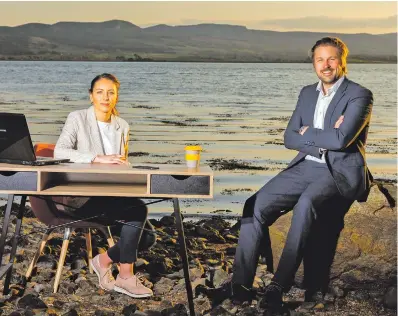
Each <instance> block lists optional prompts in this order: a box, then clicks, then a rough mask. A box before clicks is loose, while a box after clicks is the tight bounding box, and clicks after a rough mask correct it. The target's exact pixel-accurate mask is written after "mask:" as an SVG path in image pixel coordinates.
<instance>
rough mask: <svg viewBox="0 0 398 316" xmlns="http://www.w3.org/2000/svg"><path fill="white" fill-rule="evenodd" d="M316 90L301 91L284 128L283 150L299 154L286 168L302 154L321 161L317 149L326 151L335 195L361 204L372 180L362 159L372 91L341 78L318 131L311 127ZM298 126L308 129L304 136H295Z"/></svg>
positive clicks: (314, 85)
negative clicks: (335, 189) (321, 126)
mask: <svg viewBox="0 0 398 316" xmlns="http://www.w3.org/2000/svg"><path fill="white" fill-rule="evenodd" d="M316 87H317V84H313V85H309V86H306V87H304V88H303V89H302V90H301V92H300V95H299V98H298V102H297V106H296V109H295V110H294V112H293V115H292V117H291V119H290V121H289V124H288V126H287V128H286V131H285V135H284V142H285V146H286V148H289V149H294V150H298V151H299V154H298V155H297V156H296V157H295V158H294V159H293V160H292V161H291V162H290V164H289V165H288V167H287V169H288V168H291V167H292V166H294V165H295V164H297V163H298V162H300V161H302V160H303V159H304V157H305V156H306V155H311V156H314V157H317V158H321V154H320V153H319V149H320V148H323V149H327V154H326V161H327V165H328V168H329V170H330V172H331V174H332V176H333V179H334V180H335V182H336V185H337V187H338V189H339V192H340V193H341V194H342V195H343V196H344V197H346V198H348V199H353V200H359V201H365V200H366V198H367V195H368V194H369V189H370V184H371V181H372V175H371V174H370V172H369V170H368V168H367V165H366V159H365V145H366V137H367V134H368V129H369V122H370V117H371V112H372V105H373V95H372V92H371V91H370V90H368V89H366V88H364V87H362V86H361V85H359V84H357V83H355V82H353V81H351V80H349V79H347V78H345V79H344V81H343V82H342V84H341V85H340V87H339V88H338V89H337V91H336V93H335V95H334V97H333V99H332V101H331V102H330V104H329V107H328V109H327V112H326V115H325V121H324V129H323V130H322V129H318V128H314V127H313V126H314V125H313V122H314V112H315V106H316V104H317V100H318V96H319V93H320V92H319V91H316ZM341 115H344V121H343V123H342V124H341V125H340V127H339V128H334V125H335V123H336V121H337V120H338V119H339V117H340V116H341ZM302 126H309V128H308V129H307V130H306V132H305V133H304V135H300V134H299V129H300V127H302Z"/></svg>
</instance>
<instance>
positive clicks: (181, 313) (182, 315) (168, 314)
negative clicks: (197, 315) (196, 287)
mask: <svg viewBox="0 0 398 316" xmlns="http://www.w3.org/2000/svg"><path fill="white" fill-rule="evenodd" d="M161 315H162V316H188V312H187V309H186V308H185V306H184V305H183V304H176V305H174V306H173V307H170V308H165V309H164V310H162V314H161Z"/></svg>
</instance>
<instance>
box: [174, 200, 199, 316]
mask: <svg viewBox="0 0 398 316" xmlns="http://www.w3.org/2000/svg"><path fill="white" fill-rule="evenodd" d="M173 206H174V216H175V218H176V224H177V230H178V243H179V244H180V256H181V259H182V265H183V270H184V277H185V287H186V290H187V297H188V306H189V313H190V314H191V316H195V306H194V304H193V293H192V284H191V280H190V279H189V265H188V255H187V247H186V244H185V235H184V227H183V225H182V218H181V212H180V205H179V203H178V199H173Z"/></svg>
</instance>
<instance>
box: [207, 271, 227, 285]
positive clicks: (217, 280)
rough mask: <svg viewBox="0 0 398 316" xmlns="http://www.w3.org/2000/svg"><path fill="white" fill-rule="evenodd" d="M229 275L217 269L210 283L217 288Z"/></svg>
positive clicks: (211, 276)
mask: <svg viewBox="0 0 398 316" xmlns="http://www.w3.org/2000/svg"><path fill="white" fill-rule="evenodd" d="M228 276H229V274H228V273H227V272H226V271H224V270H223V269H216V270H215V271H214V274H213V275H210V282H211V283H212V284H213V287H215V288H217V287H219V286H220V284H221V283H223V282H224V281H225V280H226V279H227V278H228Z"/></svg>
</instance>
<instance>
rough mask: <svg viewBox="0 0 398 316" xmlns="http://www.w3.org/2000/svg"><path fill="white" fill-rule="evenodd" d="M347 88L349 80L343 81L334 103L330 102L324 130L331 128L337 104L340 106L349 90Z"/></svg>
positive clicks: (333, 100)
mask: <svg viewBox="0 0 398 316" xmlns="http://www.w3.org/2000/svg"><path fill="white" fill-rule="evenodd" d="M347 86H348V79H347V78H345V79H344V80H343V82H342V83H341V85H340V87H339V88H338V89H337V91H336V93H335V95H334V97H333V99H332V101H331V102H330V104H329V107H328V109H327V111H326V114H325V120H324V124H323V126H324V128H327V127H330V126H331V124H332V122H331V120H332V115H333V112H334V110H335V109H336V107H337V104H339V101H340V100H341V98H342V97H343V96H344V94H345V92H346V90H347ZM333 125H334V124H333Z"/></svg>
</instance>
